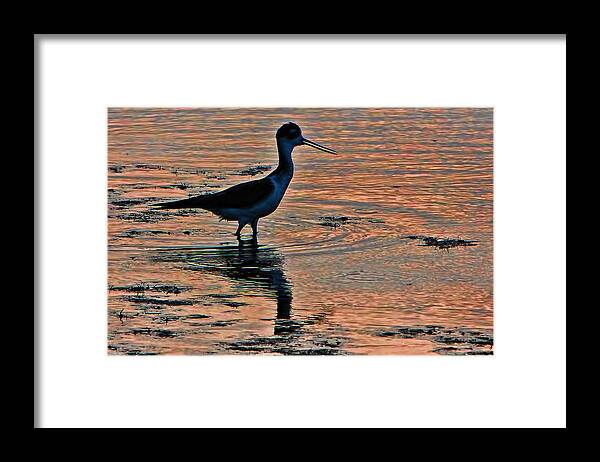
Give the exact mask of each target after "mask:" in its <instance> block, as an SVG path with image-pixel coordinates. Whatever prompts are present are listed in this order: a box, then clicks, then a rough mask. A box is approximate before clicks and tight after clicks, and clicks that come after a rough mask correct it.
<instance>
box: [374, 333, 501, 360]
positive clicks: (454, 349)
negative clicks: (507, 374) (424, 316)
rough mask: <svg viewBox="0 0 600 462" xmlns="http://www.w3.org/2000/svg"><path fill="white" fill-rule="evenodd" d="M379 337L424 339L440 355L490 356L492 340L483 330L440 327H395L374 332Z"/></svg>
mask: <svg viewBox="0 0 600 462" xmlns="http://www.w3.org/2000/svg"><path fill="white" fill-rule="evenodd" d="M375 335H377V336H379V337H400V338H424V339H427V340H429V341H430V342H432V343H434V344H438V345H439V347H436V348H434V350H433V351H434V352H436V353H441V354H492V349H491V348H492V347H493V345H494V339H493V337H492V335H491V334H490V333H489V332H488V331H485V330H479V329H471V328H464V327H458V328H456V327H442V326H408V327H404V326H397V327H393V328H391V329H386V330H380V331H377V332H375Z"/></svg>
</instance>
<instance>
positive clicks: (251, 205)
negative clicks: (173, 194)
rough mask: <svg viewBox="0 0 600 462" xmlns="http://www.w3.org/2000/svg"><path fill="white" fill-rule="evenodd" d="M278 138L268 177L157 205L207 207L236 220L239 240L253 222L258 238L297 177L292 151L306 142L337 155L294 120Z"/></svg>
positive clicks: (226, 217)
mask: <svg viewBox="0 0 600 462" xmlns="http://www.w3.org/2000/svg"><path fill="white" fill-rule="evenodd" d="M275 138H276V139H277V150H278V151H279V165H278V166H277V168H276V169H275V170H274V171H273V172H271V173H270V174H269V175H267V176H266V177H264V178H261V179H260V180H254V181H248V182H246V183H240V184H237V185H235V186H232V187H231V188H228V189H225V190H224V191H219V192H217V193H213V194H204V195H202V196H196V197H190V198H189V199H183V200H179V201H174V202H165V203H162V204H158V207H159V208H161V209H187V208H200V209H204V210H208V211H209V212H212V213H214V214H215V215H217V216H219V217H220V218H221V219H222V220H227V221H237V222H238V228H237V231H236V232H235V235H236V236H237V237H238V239H239V238H240V233H241V232H242V229H243V228H244V226H246V225H247V224H250V225H251V226H252V237H253V238H254V239H256V236H257V234H258V220H259V219H261V218H262V217H266V216H267V215H270V214H271V213H273V212H274V211H275V210H276V209H277V207H278V206H279V203H280V202H281V199H282V198H283V195H284V194H285V192H286V190H287V188H288V186H289V184H290V181H292V177H293V176H294V163H293V162H292V151H293V150H294V148H295V147H296V146H302V145H307V146H312V147H313V148H316V149H320V150H321V151H325V152H328V153H331V154H335V151H334V150H333V149H329V148H326V147H325V146H321V145H320V144H317V143H315V142H313V141H310V140H307V139H306V138H304V137H303V136H302V131H301V130H300V127H299V126H298V125H296V124H295V123H293V122H288V123H286V124H284V125H282V126H281V127H280V128H279V130H277V134H276V135H275Z"/></svg>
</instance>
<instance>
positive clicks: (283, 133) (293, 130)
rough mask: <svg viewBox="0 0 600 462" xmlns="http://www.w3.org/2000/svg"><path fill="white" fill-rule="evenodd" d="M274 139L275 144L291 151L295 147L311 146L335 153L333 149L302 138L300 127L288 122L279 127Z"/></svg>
mask: <svg viewBox="0 0 600 462" xmlns="http://www.w3.org/2000/svg"><path fill="white" fill-rule="evenodd" d="M275 138H277V143H281V144H283V145H287V146H290V147H291V148H292V149H293V148H294V147H295V146H302V145H307V146H312V147H313V148H316V149H319V150H321V151H325V152H328V153H330V154H335V153H336V152H335V151H334V150H333V149H330V148H327V147H325V146H322V145H320V144H318V143H315V142H314V141H310V140H307V139H306V138H304V137H303V136H302V130H300V127H299V126H298V125H296V124H295V123H294V122H288V123H286V124H283V125H282V126H281V127H279V130H277V134H276V135H275Z"/></svg>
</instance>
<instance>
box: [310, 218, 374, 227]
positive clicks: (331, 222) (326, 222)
mask: <svg viewBox="0 0 600 462" xmlns="http://www.w3.org/2000/svg"><path fill="white" fill-rule="evenodd" d="M319 220H320V222H319V223H318V224H319V225H320V226H328V227H330V228H337V227H339V226H342V225H344V224H356V223H385V221H384V220H382V219H381V218H362V217H345V216H325V217H319Z"/></svg>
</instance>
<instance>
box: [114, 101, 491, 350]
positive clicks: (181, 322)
mask: <svg viewBox="0 0 600 462" xmlns="http://www.w3.org/2000/svg"><path fill="white" fill-rule="evenodd" d="M288 120H293V121H295V122H296V123H298V124H299V125H300V126H301V127H302V129H303V134H304V136H306V137H307V138H309V139H312V140H314V141H317V142H319V143H321V144H324V145H325V146H329V147H332V148H334V149H336V150H337V152H338V154H337V155H335V156H334V155H330V154H326V153H323V152H320V151H315V150H313V149H311V148H310V147H307V146H302V147H298V148H296V149H295V151H294V162H295V173H294V179H293V180H292V183H291V185H290V188H289V189H288V192H287V194H286V196H285V197H284V199H283V201H282V203H281V205H280V207H279V208H278V209H277V211H276V212H275V213H273V214H272V215H270V216H268V217H265V218H263V219H261V220H260V222H259V244H258V246H255V245H253V244H252V243H251V241H249V240H246V241H242V243H241V244H239V245H238V242H237V241H236V239H235V237H234V236H233V233H234V231H235V229H236V226H237V223H232V222H225V221H222V222H220V221H219V219H218V218H217V217H215V216H214V215H212V214H210V213H209V212H205V211H203V210H186V209H184V210H153V209H151V208H150V207H149V205H150V204H154V203H156V202H161V201H164V200H170V199H180V198H186V197H188V196H191V195H197V194H202V193H205V192H211V191H218V190H220V189H223V188H225V187H228V186H231V185H233V184H236V183H239V182H242V181H248V180H251V179H257V178H260V177H262V176H264V175H266V174H268V171H269V170H270V169H274V168H275V167H276V166H277V152H276V146H275V138H274V136H275V131H276V129H277V128H278V127H279V126H280V125H281V124H282V123H284V122H287V121H288ZM492 124H493V121H492V110H491V109H486V108H476V109H466V108H463V109H458V108H457V109H453V108H448V109H389V108H386V109H352V108H344V109H323V108H319V109H110V110H109V113H108V147H109V156H108V158H109V165H108V187H109V190H108V217H109V220H108V265H109V266H108V269H109V272H108V273H109V280H108V285H109V287H108V288H109V290H108V351H109V353H111V354H240V353H241V354H248V353H263V354H432V353H433V354H489V353H491V348H492V343H493V341H492V324H493V306H492V194H493V185H492V163H493V144H492V143H493V135H492ZM257 166H260V167H263V168H262V169H254V167H257ZM255 170H262V171H260V172H258V173H257V172H256V171H255ZM253 174H254V175H253ZM244 231H245V236H244V238H245V239H249V237H250V233H251V230H250V227H247V228H246V229H245V230H244ZM410 235H421V236H434V237H449V238H458V237H460V238H462V239H468V240H474V241H477V242H476V245H472V246H460V247H453V248H449V249H440V248H436V247H435V246H426V245H424V244H423V241H422V240H419V239H407V238H406V236H410ZM428 326H429V327H428Z"/></svg>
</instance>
